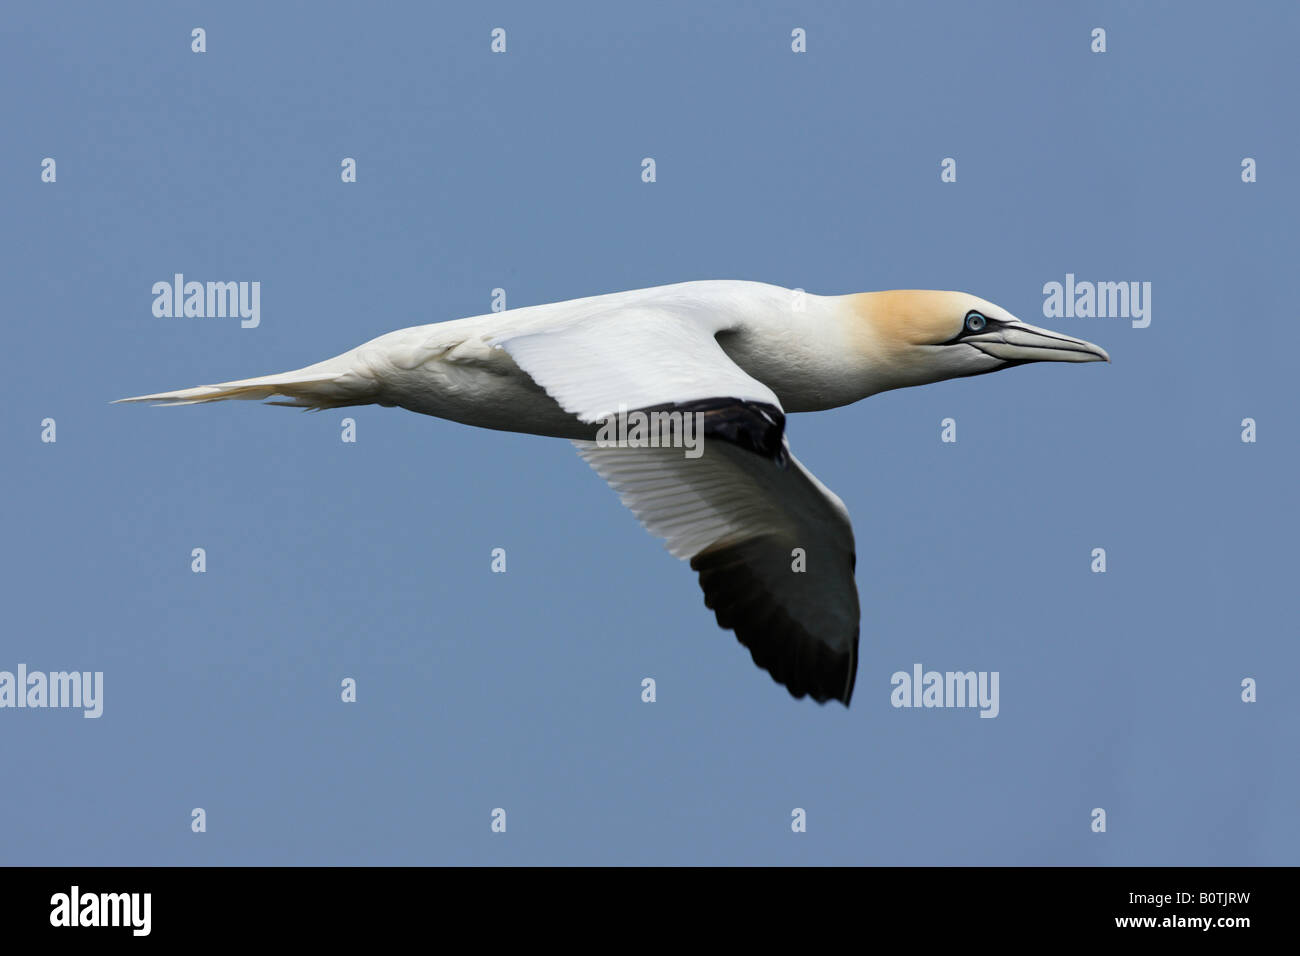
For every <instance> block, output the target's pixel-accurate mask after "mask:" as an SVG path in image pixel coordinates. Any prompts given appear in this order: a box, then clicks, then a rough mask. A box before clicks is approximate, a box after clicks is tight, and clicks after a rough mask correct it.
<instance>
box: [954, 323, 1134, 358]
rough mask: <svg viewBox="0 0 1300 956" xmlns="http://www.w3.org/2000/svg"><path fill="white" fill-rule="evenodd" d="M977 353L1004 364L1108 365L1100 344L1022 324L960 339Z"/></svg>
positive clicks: (1012, 324) (1011, 324)
mask: <svg viewBox="0 0 1300 956" xmlns="http://www.w3.org/2000/svg"><path fill="white" fill-rule="evenodd" d="M962 341H963V342H967V343H969V344H970V345H973V346H975V347H976V348H977V349H979V350H980V351H981V352H984V353H986V354H988V355H992V356H993V357H994V358H1000V359H1002V360H1003V361H1004V362H1109V361H1110V356H1109V355H1107V354H1106V350H1105V349H1103V348H1102V347H1101V346H1100V345H1093V344H1092V343H1091V342H1085V341H1084V340H1083V339H1076V338H1073V337H1071V336H1069V335H1062V334H1061V333H1060V332H1049V331H1048V330H1047V329H1039V328H1035V327H1034V326H1032V325H1026V324H1025V323H1024V322H1020V321H1016V322H1010V323H1007V324H1006V325H1003V326H1001V327H999V328H996V329H989V330H988V331H987V332H982V333H980V334H979V335H968V336H965V337H964V338H963V339H962Z"/></svg>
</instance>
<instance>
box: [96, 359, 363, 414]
mask: <svg viewBox="0 0 1300 956" xmlns="http://www.w3.org/2000/svg"><path fill="white" fill-rule="evenodd" d="M329 364H330V363H321V364H320V365H313V366H310V367H308V368H304V369H299V370H297V371H296V372H282V373H280V374H278V375H263V376H260V377H258V378H245V379H239V380H238V381H234V382H222V383H220V384H218V385H200V386H198V387H197V388H182V389H178V390H176V391H174V392H155V393H154V394H152V395H136V396H134V397H132V398H119V399H118V400H117V401H116V402H114V403H113V404H115V405H116V404H118V403H121V402H154V403H156V404H157V405H202V404H206V403H207V402H224V401H227V400H230V399H238V400H246V401H260V400H263V399H268V398H281V399H284V400H283V401H276V402H271V403H270V404H272V405H288V406H290V407H293V408H316V409H320V408H341V407H343V406H345V405H366V404H369V403H370V402H373V401H375V400H376V397H377V388H376V386H375V382H374V380H373V379H372V378H370V377H369V376H365V375H361V374H358V373H357V372H356V371H355V370H353V368H346V369H340V368H339V367H338V366H337V365H336V366H335V367H334V368H333V369H331V368H328V367H327V366H328V365H329Z"/></svg>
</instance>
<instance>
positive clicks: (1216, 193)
mask: <svg viewBox="0 0 1300 956" xmlns="http://www.w3.org/2000/svg"><path fill="white" fill-rule="evenodd" d="M1069 6H1070V7H1073V9H1067V5H1064V4H1032V5H1031V4H1020V3H1016V4H1010V3H1007V4H999V3H987V4H985V3H981V4H970V3H965V2H944V3H925V4H918V3H904V2H880V3H870V4H866V3H819V4H816V5H808V4H797V3H763V2H759V3H752V2H747V3H743V4H742V3H735V4H730V5H721V4H699V3H692V2H678V0H665V2H660V3H652V4H636V5H633V6H629V7H628V8H627V9H625V10H615V9H613V8H612V5H609V4H605V3H595V2H593V3H587V4H581V5H576V4H569V5H564V4H537V3H495V4H491V5H482V4H461V5H458V7H457V6H453V5H449V4H410V5H406V6H398V5H387V4H383V5H378V6H373V7H368V6H366V5H356V4H340V5H332V4H325V3H321V4H293V5H291V4H265V3H223V4H220V5H209V4H199V3H132V4H127V5H125V6H122V5H105V4H97V3H81V4H68V5H60V6H58V7H57V8H53V9H52V8H50V7H48V6H41V5H31V4H27V5H22V4H17V5H15V4H11V5H9V6H7V7H6V9H5V12H4V14H3V20H4V23H3V29H2V30H0V78H2V80H3V88H4V89H5V90H6V95H5V97H4V102H3V105H2V106H0V113H2V115H3V129H4V136H3V140H2V142H3V149H0V200H2V203H3V209H4V215H3V217H2V219H0V253H2V254H3V260H4V263H5V269H4V272H5V282H4V287H3V301H4V313H5V322H4V329H5V336H6V340H7V348H6V355H7V358H8V361H7V363H6V368H5V374H4V384H3V386H2V387H3V391H4V403H3V407H4V413H3V415H0V439H2V440H3V448H4V449H5V452H4V468H3V478H2V479H0V480H3V482H4V493H3V496H2V497H0V500H2V502H3V503H2V504H0V509H2V511H0V514H2V515H3V523H4V529H5V533H4V549H3V564H2V565H0V571H2V573H0V589H2V590H0V593H2V594H3V600H4V608H5V615H4V627H3V631H2V632H0V634H2V636H0V670H8V671H14V670H15V669H16V668H17V667H18V665H20V664H23V665H26V667H27V668H28V669H29V670H39V671H59V670H85V671H92V672H93V671H102V672H103V674H104V699H103V715H102V716H101V717H100V718H98V719H84V718H83V717H82V716H81V713H80V711H75V710H54V709H44V710H40V709H37V710H32V709H22V710H18V709H0V752H2V753H3V755H4V767H5V770H4V772H3V786H0V816H3V819H4V820H5V836H4V839H3V840H2V841H0V862H3V863H17V864H207V863H213V864H241V863H254V864H289V863H306V864H348V863H378V864H385V863H404V864H425V863H529V864H538V863H565V864H567V863H576V864H583V863H664V864H668V863H739V864H762V863H801V864H818V863H835V864H877V863H878V864H975V863H993V864H1018V863H1035V864H1179V865H1191V864H1252V863H1271V864H1295V863H1298V862H1300V852H1298V851H1300V828H1298V825H1297V816H1296V812H1295V808H1296V802H1297V796H1298V794H1297V791H1298V790H1300V765H1298V763H1297V760H1296V753H1297V727H1298V726H1300V720H1298V719H1297V718H1298V717H1300V703H1298V702H1297V689H1298V687H1297V675H1298V674H1300V652H1298V651H1297V637H1296V625H1295V588H1296V585H1295V578H1296V570H1297V560H1296V545H1295V542H1296V533H1297V508H1296V504H1295V501H1296V498H1295V480H1296V470H1297V448H1300V442H1297V434H1296V432H1297V419H1296V407H1297V406H1296V385H1295V382H1296V367H1295V366H1296V356H1297V355H1300V331H1298V330H1300V323H1298V322H1297V319H1296V305H1295V292H1294V285H1295V270H1296V263H1297V238H1296V229H1295V218H1296V210H1297V200H1298V199H1300V178H1298V177H1297V175H1296V170H1295V164H1296V156H1297V154H1298V152H1300V129H1298V128H1297V125H1296V123H1295V116H1294V103H1295V94H1296V90H1297V86H1298V84H1297V81H1298V80H1300V66H1298V65H1297V61H1296V58H1295V55H1294V38H1295V35H1296V30H1297V26H1300V15H1298V14H1297V9H1298V8H1297V7H1296V6H1295V5H1294V4H1280V3H1246V4H1235V5H1213V6H1211V5H1203V4H1194V3H1178V4H1175V3H1142V4H1130V3H1118V2H1115V3H1089V4H1086V5H1085V4H1073V5H1069ZM195 27H202V28H204V29H205V30H206V46H207V50H206V52H205V53H202V54H198V53H194V52H192V51H191V42H192V40H191V30H192V29H193V28H195ZM496 27H501V28H503V29H504V30H505V31H506V44H507V45H506V52H505V53H501V54H494V53H493V52H492V51H491V49H490V44H491V31H492V30H493V28H496ZM1096 27H1101V28H1104V29H1105V30H1106V45H1107V50H1106V52H1105V53H1093V52H1092V51H1091V49H1090V47H1091V45H1092V42H1093V41H1092V37H1091V34H1092V30H1093V29H1094V28H1096ZM795 28H802V29H804V30H805V31H806V36H807V41H806V42H807V52H805V53H795V52H793V51H792V49H791V44H792V39H791V31H792V30H794V29H795ZM46 157H49V158H52V159H54V160H55V162H56V167H55V170H56V177H57V178H56V181H55V182H53V183H49V182H42V167H41V164H42V160H43V159H45V158H46ZM345 157H351V158H353V159H355V160H356V164H357V181H356V182H355V183H344V182H342V181H341V166H340V164H341V162H342V161H343V159H344V158H345ZM647 157H651V158H653V159H654V160H655V163H656V178H657V181H656V182H654V183H645V182H643V181H642V176H641V173H642V160H643V159H645V158H647ZM1246 157H1250V158H1252V159H1254V160H1255V161H1256V164H1257V165H1256V169H1257V178H1258V181H1257V182H1254V183H1245V182H1243V181H1242V161H1243V159H1244V158H1246ZM945 158H952V159H955V160H956V171H957V181H956V182H942V181H941V178H940V173H941V162H942V161H943V160H944V159H945ZM176 273H183V274H184V275H185V276H186V278H187V279H194V280H199V281H209V280H212V281H247V282H252V281H256V282H259V283H260V290H261V301H260V309H261V311H260V324H259V325H258V326H257V327H256V328H242V327H241V325H240V322H239V320H238V319H232V318H160V317H156V316H155V315H154V314H153V300H154V296H153V294H152V292H151V289H152V287H153V285H154V283H156V282H160V281H161V282H170V281H171V279H172V276H173V275H174V274H176ZM1067 274H1071V275H1074V276H1075V277H1076V280H1078V281H1080V282H1082V281H1093V282H1100V281H1108V282H1121V281H1122V282H1130V281H1133V282H1149V283H1151V287H1150V288H1151V299H1150V305H1151V313H1150V319H1151V321H1150V324H1149V326H1147V327H1145V328H1135V327H1134V326H1133V323H1132V321H1130V320H1129V319H1127V318H1122V317H1107V318H1100V317H1091V318H1088V317H1062V318H1055V319H1046V318H1044V317H1043V303H1044V293H1043V287H1044V285H1045V284H1046V283H1049V282H1053V281H1055V282H1064V281H1065V277H1066V275H1067ZM701 278H737V279H756V280H761V281H766V282H771V283H776V284H779V285H785V286H790V287H794V286H798V287H802V288H805V289H808V290H809V291H812V292H817V293H824V294H832V293H833V294H839V293H845V292H854V291H864V290H873V289H889V288H938V289H961V290H965V291H969V292H973V293H975V294H977V295H980V296H983V297H985V298H988V299H991V300H993V301H995V302H997V303H999V304H1000V305H1002V306H1004V307H1006V308H1008V309H1010V310H1011V311H1012V312H1013V313H1015V314H1017V315H1019V316H1020V317H1021V318H1023V319H1025V320H1026V321H1029V322H1033V323H1035V324H1040V325H1046V326H1049V327H1052V328H1056V329H1058V330H1060V331H1063V332H1066V333H1069V334H1072V335H1077V336H1081V337H1083V338H1086V339H1089V340H1091V341H1094V342H1096V343H1098V344H1100V345H1101V346H1103V347H1104V348H1106V349H1107V350H1108V351H1109V352H1110V354H1111V356H1112V358H1113V364H1112V365H1109V366H1107V365H1104V364H1095V365H1084V366H1064V365H1040V366H1031V367H1028V368H1023V369H1013V370H1011V371H1007V372H1003V373H999V374H996V375H990V376H982V377H978V378H972V379H966V380H960V381H954V382H948V383H943V384H939V385H933V386H928V387H925V388H921V389H912V390H907V391H900V392H892V393H888V394H884V395H880V396H877V397H874V398H871V399H868V400H867V401H865V402H862V403H860V404H858V405H855V406H852V407H848V408H843V409H839V410H836V411H832V412H826V413H821V414H817V415H811V416H810V415H797V416H792V417H791V419H790V422H789V430H788V435H789V438H790V441H791V444H792V447H793V449H794V450H795V452H796V454H798V456H799V457H800V459H801V460H802V461H803V462H804V463H805V464H806V465H807V466H808V467H809V468H810V469H812V470H813V471H814V472H815V473H816V474H817V475H818V476H819V477H820V478H821V479H822V480H823V481H824V482H825V483H826V484H827V485H829V486H830V487H831V488H833V489H834V490H835V491H836V492H837V493H838V494H839V495H840V496H841V497H842V498H843V499H844V501H845V503H846V504H847V506H848V507H849V509H850V511H851V512H852V514H853V517H854V521H855V528H856V535H857V542H858V563H857V582H858V587H859V590H860V593H861V600H862V608H863V613H862V640H861V662H860V667H859V671H858V676H857V687H856V692H855V697H854V700H853V705H852V707H851V708H850V709H848V710H845V709H844V708H843V707H841V706H839V705H838V704H830V705H827V706H825V707H819V706H817V705H816V704H814V703H812V702H811V701H808V700H804V701H796V700H793V699H791V698H790V697H789V696H788V695H787V694H786V692H785V690H784V689H782V688H781V687H779V686H777V685H776V684H774V683H773V682H772V681H771V680H770V679H769V677H768V676H767V675H766V674H765V673H764V672H762V671H760V670H758V669H757V668H756V667H755V666H754V665H753V664H752V663H751V662H750V660H749V655H748V653H747V652H746V651H745V650H744V649H743V648H742V647H741V646H740V645H739V644H738V643H737V642H736V640H735V638H734V637H733V636H732V634H730V633H729V632H725V631H722V630H721V629H719V628H718V627H717V625H716V624H715V622H714V620H713V616H712V614H711V613H710V612H708V611H707V610H706V609H705V607H704V606H703V601H702V595H701V593H700V590H699V587H698V585H697V583H696V580H695V576H694V575H693V574H692V573H691V572H690V570H689V569H688V568H687V567H686V566H685V565H684V564H681V563H678V562H676V561H674V560H673V559H672V558H671V557H670V556H669V555H668V554H667V553H666V552H665V551H663V549H662V548H661V547H660V545H659V544H658V543H657V542H656V541H655V540H653V539H652V538H650V537H649V536H648V535H647V534H645V532H644V531H643V530H642V529H641V528H640V526H639V525H638V524H637V522H636V520H635V519H634V518H633V517H632V516H631V515H630V514H629V513H627V512H626V511H625V510H624V509H623V508H622V507H621V506H620V504H619V502H618V500H617V498H616V496H615V495H614V493H613V492H611V491H610V490H609V489H608V488H607V487H606V486H605V485H604V483H603V482H602V481H600V479H599V478H597V477H596V476H595V475H594V474H593V473H591V472H590V470H589V469H588V467H587V466H586V465H585V464H584V463H583V462H582V461H581V460H580V459H579V458H578V457H577V456H576V455H575V454H574V453H573V451H572V449H571V448H570V446H569V445H568V443H567V442H563V441H558V440H550V439H542V438H536V437H527V436H517V435H510V434H504V433H498V432H489V431H481V430H474V429H470V428H466V427H463V426H460V425H456V424H452V423H449V422H443V421H439V420H436V419H433V418H428V417H423V416H418V415H414V414H411V413H409V412H405V411H401V410H397V409H384V408H377V407H375V408H362V409H355V410H349V411H346V412H337V411H336V412H323V413H319V414H308V413H302V412H298V411H293V410H288V409H283V408H268V407H263V406H262V405H260V404H255V403H227V404H221V405H212V406H204V407H193V408H176V409H153V408H139V407H130V406H111V405H109V404H108V403H109V401H110V400H112V399H115V398H120V397H122V396H127V395H138V394H141V393H145V392H151V391H157V390H162V389H169V388H179V387H183V386H189V385H197V384H202V383H207V382H215V381H224V380H228V379H233V378H242V377H245V376H250V375H258V374H264V373H269V372H276V371H282V370H285V369H291V368H297V367H300V366H302V365H305V364H308V363H310V362H314V361H317V360H319V359H322V358H326V357H328V356H331V355H335V354H337V353H339V352H342V351H345V350H346V349H348V348H351V347H352V346H354V345H357V344H359V343H361V342H363V341H365V340H367V339H369V338H372V337H374V336H376V335H378V334H381V333H383V332H387V331H390V330H392V329H396V328H401V327H404V326H409V325H419V324H424V323H429V322H435V321H440V320H443V319H452V318H457V317H460V316H464V315H472V314H478V313H483V312H487V311H489V309H490V307H491V298H492V290H493V289H496V288H502V289H505V290H506V295H507V304H508V305H509V306H511V307H519V306H524V305H530V304H536V303H542V302H551V301H558V300H563V299H569V298H575V297H579V296H586V295H593V294H597V293H601V292H611V291H618V290H623V289H632V288H639V287H645V286H652V285H659V284H663V283H669V282H679V281H684V280H688V279H701ZM344 417H352V418H354V419H355V420H356V430H357V440H356V442H355V443H351V444H349V443H344V442H343V441H341V439H340V435H341V424H340V423H341V420H342V419H343V418H344ZM949 417H951V418H954V419H955V420H956V422H957V439H958V440H957V441H956V443H943V442H941V441H940V422H941V420H942V419H944V418H949ZM1245 418H1251V419H1254V420H1255V422H1256V426H1257V441H1255V442H1254V443H1245V442H1243V441H1242V439H1241V436H1242V431H1243V427H1242V420H1243V419H1245ZM44 419H53V420H54V421H55V423H56V432H55V436H56V439H57V440H56V441H55V442H54V443H49V442H44V441H42V424H41V423H42V421H43V420H44ZM194 548H203V549H205V552H206V571H205V572H204V573H201V574H199V573H193V572H192V570H191V561H192V558H191V553H192V550H193V549H194ZM493 548H504V549H506V553H507V568H508V570H507V572H506V573H505V574H493V573H491V570H490V554H491V551H492V549H493ZM1095 548H1104V549H1105V551H1106V560H1107V570H1106V572H1105V573H1094V572H1093V571H1092V570H1091V566H1092V563H1093V557H1092V554H1093V549H1095ZM918 663H919V664H921V665H923V667H924V668H925V669H927V670H929V669H935V670H939V671H948V670H976V671H989V672H992V671H996V672H998V674H999V675H1000V713H999V715H998V716H997V718H996V719H980V718H979V717H978V713H977V711H975V710H970V709H896V708H894V707H892V706H891V703H890V692H891V690H892V687H891V683H890V678H891V675H892V674H894V673H895V672H896V671H900V670H903V671H910V670H911V669H912V667H913V665H914V664H918ZM644 677H652V678H654V679H655V680H656V682H657V700H656V702H655V703H653V704H647V703H643V702H642V700H641V696H640V692H641V681H642V679H643V678H644ZM345 678H353V679H355V681H356V683H357V701H356V702H355V703H344V702H343V701H342V700H341V690H340V684H341V682H342V681H343V680H344V679H345ZM1246 678H1252V679H1254V680H1255V681H1256V682H1257V694H1258V700H1257V702H1255V703H1245V702H1243V701H1242V699H1241V697H1242V681H1243V680H1244V679H1246ZM196 807H200V808H203V809H204V810H205V811H206V825H207V829H206V832H204V833H195V832H192V830H191V811H192V810H193V809H194V808H196ZM498 807H500V808H504V809H505V810H506V813H507V831H506V833H505V834H494V833H492V832H491V829H490V824H491V813H492V811H493V809H494V808H498ZM795 808H802V809H804V810H805V811H806V814H807V832H806V833H802V834H798V833H794V832H792V829H791V819H792V818H791V813H792V810H794V809H795ZM1094 808H1103V809H1104V810H1105V811H1106V814H1107V829H1106V832H1105V833H1096V832H1093V830H1092V821H1093V818H1092V815H1091V814H1092V810H1093V809H1094Z"/></svg>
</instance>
